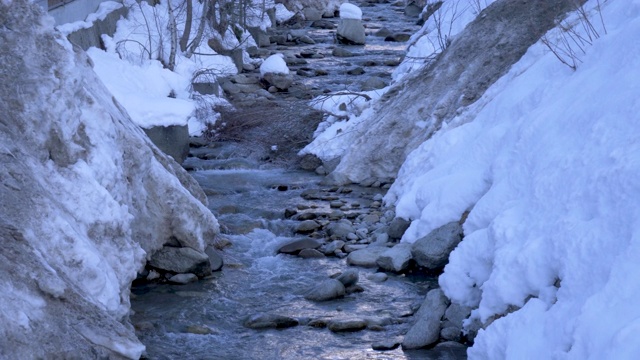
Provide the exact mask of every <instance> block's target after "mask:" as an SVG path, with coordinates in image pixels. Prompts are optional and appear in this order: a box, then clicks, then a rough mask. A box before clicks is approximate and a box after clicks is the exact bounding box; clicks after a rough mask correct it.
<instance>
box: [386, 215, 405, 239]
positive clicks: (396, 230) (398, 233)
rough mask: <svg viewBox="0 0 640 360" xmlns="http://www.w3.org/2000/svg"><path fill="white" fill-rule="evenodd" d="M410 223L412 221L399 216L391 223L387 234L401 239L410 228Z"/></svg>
mask: <svg viewBox="0 0 640 360" xmlns="http://www.w3.org/2000/svg"><path fill="white" fill-rule="evenodd" d="M409 225H411V221H408V220H405V219H403V218H399V217H397V218H395V219H393V220H392V221H391V223H390V224H389V229H388V230H387V234H389V237H390V238H392V239H401V238H402V235H404V232H405V231H407V229H408V228H409Z"/></svg>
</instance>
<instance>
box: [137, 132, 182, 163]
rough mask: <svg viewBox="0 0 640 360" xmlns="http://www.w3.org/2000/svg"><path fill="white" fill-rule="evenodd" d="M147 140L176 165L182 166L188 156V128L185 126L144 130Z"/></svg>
mask: <svg viewBox="0 0 640 360" xmlns="http://www.w3.org/2000/svg"><path fill="white" fill-rule="evenodd" d="M144 132H145V133H146V134H147V136H148V137H149V139H151V141H153V143H154V144H155V145H156V146H157V147H158V148H159V149H160V150H162V152H163V153H165V154H167V155H169V156H171V157H172V158H173V160H175V161H176V162H177V163H178V164H182V162H183V161H184V159H186V158H187V155H188V154H189V128H188V127H187V125H170V126H154V127H151V128H148V129H144Z"/></svg>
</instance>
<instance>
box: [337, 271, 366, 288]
mask: <svg viewBox="0 0 640 360" xmlns="http://www.w3.org/2000/svg"><path fill="white" fill-rule="evenodd" d="M359 278H360V273H359V272H358V270H356V269H347V270H345V272H343V273H342V274H340V275H338V277H336V280H338V281H340V282H341V283H342V284H343V285H344V286H345V287H349V286H353V285H355V284H356V283H357V282H358V279H359Z"/></svg>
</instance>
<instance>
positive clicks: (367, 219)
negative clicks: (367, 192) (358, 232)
mask: <svg viewBox="0 0 640 360" xmlns="http://www.w3.org/2000/svg"><path fill="white" fill-rule="evenodd" d="M379 221H380V216H378V215H376V214H367V215H365V216H363V217H362V222H363V223H366V224H375V223H377V222H379Z"/></svg>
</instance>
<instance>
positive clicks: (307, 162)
mask: <svg viewBox="0 0 640 360" xmlns="http://www.w3.org/2000/svg"><path fill="white" fill-rule="evenodd" d="M298 165H299V166H300V168H302V169H303V170H314V169H315V168H317V167H318V166H320V165H322V160H320V159H319V158H318V157H317V156H315V155H313V154H306V155H304V156H302V157H301V158H300V162H299V163H298Z"/></svg>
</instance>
